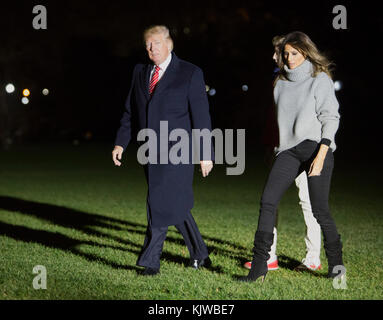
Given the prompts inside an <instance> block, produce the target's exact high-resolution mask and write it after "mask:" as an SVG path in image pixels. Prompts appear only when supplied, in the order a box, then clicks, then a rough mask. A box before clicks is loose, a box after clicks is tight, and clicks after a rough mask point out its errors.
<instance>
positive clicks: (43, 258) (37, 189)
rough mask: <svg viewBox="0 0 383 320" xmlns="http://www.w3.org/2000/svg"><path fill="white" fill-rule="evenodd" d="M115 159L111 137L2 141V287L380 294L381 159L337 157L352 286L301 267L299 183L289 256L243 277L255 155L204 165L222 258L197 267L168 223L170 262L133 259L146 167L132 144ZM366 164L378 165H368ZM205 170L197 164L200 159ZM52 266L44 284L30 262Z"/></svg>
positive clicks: (289, 210) (226, 294) (210, 236)
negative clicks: (238, 170)
mask: <svg viewBox="0 0 383 320" xmlns="http://www.w3.org/2000/svg"><path fill="white" fill-rule="evenodd" d="M129 151H130V155H129V156H128V157H127V158H126V155H125V162H124V166H123V167H121V168H117V167H114V166H113V164H112V161H111V149H110V146H106V145H102V144H100V145H80V146H77V147H74V146H71V145H59V146H53V145H39V146H37V145H36V146H29V147H17V148H14V149H11V150H9V151H1V152H0V250H1V251H0V299H188V300H189V299H191V300H193V299H211V300H217V299H219V300H221V299H246V300H247V299H249V300H256V299H299V300H301V299H382V298H383V236H382V234H383V221H382V209H381V208H382V206H381V205H382V199H381V196H382V194H383V193H382V188H381V187H380V186H379V184H378V180H379V179H378V177H377V175H376V172H373V171H372V168H365V170H366V171H365V172H363V173H361V172H360V171H358V170H356V168H355V166H349V167H345V166H343V167H341V166H336V169H335V174H334V179H333V183H332V192H331V201H330V205H331V210H332V214H333V216H334V219H335V220H336V223H337V226H338V229H339V232H340V233H341V235H342V241H343V246H344V249H343V251H344V262H345V265H346V267H347V290H335V289H334V288H333V285H332V280H329V279H327V278H326V277H325V275H326V273H327V261H326V258H325V255H324V251H323V249H322V253H321V259H322V264H323V266H324V269H323V270H322V271H320V272H318V273H317V274H310V273H297V272H295V271H293V270H292V267H293V266H295V265H296V264H297V263H298V262H299V261H300V260H301V259H302V258H303V257H304V255H305V244H304V235H305V225H304V220H303V215H302V213H301V211H300V208H299V206H298V196H297V192H296V189H295V187H294V186H293V187H292V188H290V189H289V190H288V192H287V193H286V195H285V196H284V198H283V200H282V202H281V204H280V208H279V221H278V247H277V254H278V256H279V258H280V260H279V264H280V268H279V270H277V271H272V272H269V273H268V275H267V278H266V281H265V282H264V283H263V284H262V285H261V284H260V283H239V282H236V281H235V276H238V275H245V274H247V271H246V270H245V269H244V268H243V267H242V264H243V263H244V262H245V261H246V260H247V259H249V258H250V256H251V248H252V241H253V237H254V232H255V228H256V225H257V221H258V210H259V200H260V196H261V192H262V188H263V183H264V180H265V178H266V175H267V170H268V169H267V168H266V166H265V165H263V164H262V161H259V160H257V158H256V157H250V156H249V157H248V159H247V163H246V171H245V174H244V175H242V176H226V175H225V170H224V169H225V167H224V166H222V165H220V166H216V167H215V168H214V170H213V172H212V174H211V175H210V176H209V177H208V179H203V178H202V177H200V173H199V172H196V175H195V180H194V191H195V207H194V209H193V215H194V217H195V220H196V221H197V224H198V226H199V228H200V231H201V233H202V235H203V237H204V239H205V240H206V243H207V245H208V247H209V250H210V252H211V259H212V261H213V266H214V268H213V269H212V270H206V269H201V270H198V271H196V270H193V269H191V268H187V267H186V266H185V265H186V264H187V263H188V259H189V256H188V251H187V249H186V246H185V245H184V244H183V240H182V237H181V236H180V235H179V234H178V233H177V232H176V229H175V228H174V227H170V228H169V232H168V237H167V240H166V242H165V246H164V251H163V255H162V260H161V274H160V275H158V276H156V277H155V278H151V277H149V278H146V277H141V276H139V275H138V274H137V271H138V270H140V268H138V267H136V266H135V263H136V259H137V255H138V253H139V251H140V248H141V245H142V243H143V240H144V233H145V226H146V204H145V198H146V184H145V180H144V174H143V171H142V170H141V168H140V167H139V165H138V164H137V163H136V161H135V152H134V149H133V150H132V149H131V150H129ZM368 170H371V173H369V171H368ZM196 171H197V170H196ZM36 265H43V266H45V267H46V269H47V289H46V290H35V289H33V286H32V281H33V278H34V277H35V276H36V275H34V274H33V273H32V269H33V267H34V266H36Z"/></svg>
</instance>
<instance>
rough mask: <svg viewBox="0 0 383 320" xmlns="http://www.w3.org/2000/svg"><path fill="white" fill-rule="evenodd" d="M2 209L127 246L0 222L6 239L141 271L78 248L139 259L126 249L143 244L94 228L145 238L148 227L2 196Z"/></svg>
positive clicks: (215, 268) (167, 256)
mask: <svg viewBox="0 0 383 320" xmlns="http://www.w3.org/2000/svg"><path fill="white" fill-rule="evenodd" d="M0 209H4V210H7V211H11V212H12V211H13V212H19V213H22V214H26V215H30V216H34V217H36V218H39V219H43V220H46V221H48V222H50V223H52V224H54V225H59V226H63V227H65V228H69V229H75V230H77V231H80V232H82V233H85V234H87V235H90V236H96V237H99V238H100V239H105V238H107V239H111V240H114V241H116V242H118V243H121V244H122V245H124V246H112V245H105V244H100V243H97V242H95V241H82V240H76V239H73V238H70V237H68V236H65V235H63V234H60V233H57V232H49V231H45V230H35V229H31V228H27V227H24V226H17V225H12V224H7V223H4V222H0V234H4V235H5V236H8V237H11V238H14V239H16V240H21V241H24V242H35V243H39V244H42V245H44V246H47V247H50V248H56V249H60V250H63V251H68V252H71V253H73V254H76V255H78V256H81V257H84V258H86V259H88V260H90V261H94V262H101V263H104V264H106V265H109V266H111V267H113V268H117V269H127V270H140V269H139V268H138V267H135V266H126V265H121V264H117V263H115V262H112V261H109V260H107V259H104V258H101V257H99V256H97V255H93V254H87V253H84V252H81V251H80V250H79V249H77V247H78V246H80V245H84V244H85V245H90V246H94V247H100V248H101V247H104V248H111V249H114V250H122V251H129V252H131V253H134V254H137V255H138V254H139V253H140V250H134V249H129V248H126V245H129V246H133V247H135V248H137V249H140V248H141V247H142V245H141V244H136V243H134V242H132V241H130V240H127V239H122V238H121V237H118V236H114V235H111V234H108V233H105V232H101V231H96V230H94V229H92V228H93V227H102V228H107V229H111V230H116V231H126V232H127V233H128V232H130V233H136V234H141V235H145V234H146V226H144V225H142V224H138V223H133V222H129V221H126V220H121V219H116V218H112V217H105V216H102V215H98V214H91V213H86V212H83V211H79V210H75V209H71V208H67V207H62V206H56V205H52V204H46V203H39V202H34V201H28V200H23V199H18V198H13V197H7V196H0ZM203 238H204V239H206V240H209V241H213V242H216V243H220V244H227V245H230V246H232V247H233V248H235V249H237V250H238V249H240V250H246V248H243V247H241V246H239V245H237V244H235V243H231V242H229V241H225V240H221V239H217V238H212V237H208V236H207V237H205V236H203ZM166 241H169V242H173V243H175V244H179V245H184V241H183V239H179V238H174V237H167V239H166ZM208 248H209V252H214V253H216V254H221V255H225V256H230V257H232V258H236V257H237V256H235V254H233V252H231V251H230V250H226V249H222V248H219V247H216V246H209V247H208ZM161 257H162V258H164V259H165V260H167V261H170V262H174V263H178V264H182V265H184V266H187V265H188V264H189V259H186V258H183V257H182V256H178V255H174V254H172V253H170V252H163V254H162V256H161ZM208 270H211V271H214V272H218V273H222V269H221V268H220V267H219V266H214V265H213V266H212V267H210V268H208Z"/></svg>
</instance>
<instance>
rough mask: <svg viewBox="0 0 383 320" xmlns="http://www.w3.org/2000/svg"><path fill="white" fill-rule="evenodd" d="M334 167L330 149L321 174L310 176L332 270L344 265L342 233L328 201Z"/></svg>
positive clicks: (316, 212) (312, 194) (312, 193)
mask: <svg viewBox="0 0 383 320" xmlns="http://www.w3.org/2000/svg"><path fill="white" fill-rule="evenodd" d="M333 168H334V156H333V154H332V151H331V149H329V150H328V151H327V155H326V158H325V161H324V164H323V169H322V172H321V174H320V176H313V177H309V178H308V185H309V193H310V202H311V207H312V211H313V214H314V217H315V218H316V219H317V221H318V223H319V225H320V227H321V229H322V233H323V243H324V248H325V251H326V256H327V259H328V264H329V271H330V272H331V270H330V269H332V268H333V267H334V266H336V265H343V260H342V244H341V241H340V235H339V234H338V231H337V228H336V225H335V222H334V219H333V218H332V216H331V214H330V208H329V203H328V199H329V193H330V184H331V176H332V171H333Z"/></svg>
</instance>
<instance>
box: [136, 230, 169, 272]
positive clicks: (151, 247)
mask: <svg viewBox="0 0 383 320" xmlns="http://www.w3.org/2000/svg"><path fill="white" fill-rule="evenodd" d="M167 231H168V228H167V227H163V228H151V227H150V226H148V229H147V231H146V237H145V241H144V246H143V249H142V251H141V253H140V255H139V257H138V260H137V265H138V266H141V267H149V268H153V269H159V268H160V257H161V253H162V248H163V246H164V241H165V239H166V233H167Z"/></svg>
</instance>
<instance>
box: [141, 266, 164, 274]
mask: <svg viewBox="0 0 383 320" xmlns="http://www.w3.org/2000/svg"><path fill="white" fill-rule="evenodd" d="M158 273H160V269H153V268H149V267H145V270H144V271H142V273H141V275H143V276H154V275H156V274H158Z"/></svg>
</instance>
